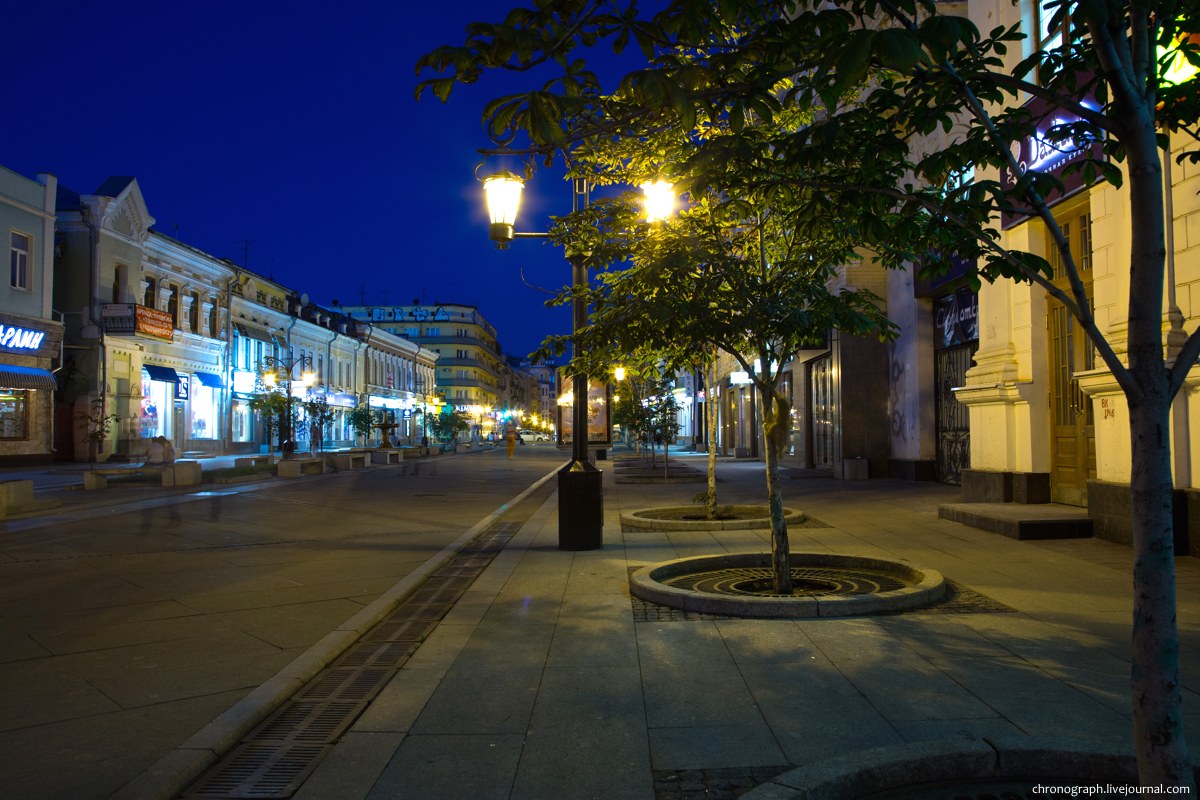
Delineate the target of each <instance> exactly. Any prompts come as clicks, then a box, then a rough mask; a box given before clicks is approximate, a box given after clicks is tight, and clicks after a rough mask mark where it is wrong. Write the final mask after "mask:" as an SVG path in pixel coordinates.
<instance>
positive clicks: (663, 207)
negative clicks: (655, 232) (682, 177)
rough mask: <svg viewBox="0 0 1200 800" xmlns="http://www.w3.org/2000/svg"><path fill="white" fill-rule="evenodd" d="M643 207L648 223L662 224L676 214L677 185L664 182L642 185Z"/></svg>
mask: <svg viewBox="0 0 1200 800" xmlns="http://www.w3.org/2000/svg"><path fill="white" fill-rule="evenodd" d="M642 207H643V208H645V210H646V221H647V222H661V221H662V220H665V219H669V218H670V217H671V215H672V214H674V213H675V185H674V184H672V183H668V182H667V181H664V180H657V181H646V182H645V183H643V184H642Z"/></svg>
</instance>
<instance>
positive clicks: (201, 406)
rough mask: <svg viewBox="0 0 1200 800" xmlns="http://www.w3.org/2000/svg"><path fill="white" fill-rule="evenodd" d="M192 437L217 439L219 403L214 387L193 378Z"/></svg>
mask: <svg viewBox="0 0 1200 800" xmlns="http://www.w3.org/2000/svg"><path fill="white" fill-rule="evenodd" d="M191 406H192V409H191V410H192V438H193V439H215V438H216V436H217V403H216V398H215V393H214V391H213V389H212V387H209V386H205V385H204V384H202V383H201V382H200V381H199V379H197V378H193V379H192V391H191Z"/></svg>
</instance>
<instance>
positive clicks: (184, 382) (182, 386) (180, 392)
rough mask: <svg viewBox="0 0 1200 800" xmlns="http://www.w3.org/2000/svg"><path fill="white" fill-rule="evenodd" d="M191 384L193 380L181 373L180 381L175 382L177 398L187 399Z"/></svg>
mask: <svg viewBox="0 0 1200 800" xmlns="http://www.w3.org/2000/svg"><path fill="white" fill-rule="evenodd" d="M191 385H192V383H191V381H189V380H188V379H187V378H185V377H183V376H182V375H180V376H179V382H178V383H176V384H175V399H176V400H187V399H188V389H189V388H190V387H191Z"/></svg>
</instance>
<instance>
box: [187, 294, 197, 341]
mask: <svg viewBox="0 0 1200 800" xmlns="http://www.w3.org/2000/svg"><path fill="white" fill-rule="evenodd" d="M188 327H189V328H190V329H191V331H192V333H199V332H200V295H199V294H198V293H197V292H192V304H191V307H190V308H188Z"/></svg>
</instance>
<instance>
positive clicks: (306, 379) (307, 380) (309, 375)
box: [300, 369, 317, 386]
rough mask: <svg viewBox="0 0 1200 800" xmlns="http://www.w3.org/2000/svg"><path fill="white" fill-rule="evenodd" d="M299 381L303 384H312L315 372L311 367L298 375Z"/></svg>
mask: <svg viewBox="0 0 1200 800" xmlns="http://www.w3.org/2000/svg"><path fill="white" fill-rule="evenodd" d="M300 382H301V383H303V384H304V385H305V386H312V385H314V384H315V383H316V382H317V373H315V372H313V371H312V370H311V369H306V370H304V374H303V375H301V376H300Z"/></svg>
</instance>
